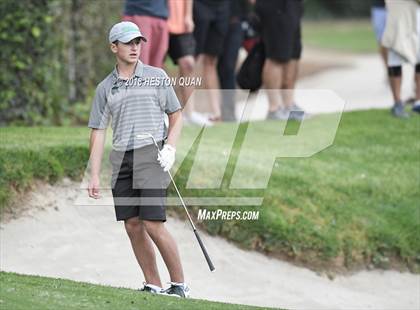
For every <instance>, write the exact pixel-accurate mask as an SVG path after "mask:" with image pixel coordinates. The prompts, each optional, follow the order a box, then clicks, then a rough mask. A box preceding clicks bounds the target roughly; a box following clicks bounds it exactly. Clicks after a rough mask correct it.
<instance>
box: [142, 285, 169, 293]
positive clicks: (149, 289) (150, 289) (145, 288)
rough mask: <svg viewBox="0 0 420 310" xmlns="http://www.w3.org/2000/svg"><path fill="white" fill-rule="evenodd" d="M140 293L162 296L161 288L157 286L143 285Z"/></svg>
mask: <svg viewBox="0 0 420 310" xmlns="http://www.w3.org/2000/svg"><path fill="white" fill-rule="evenodd" d="M140 291H141V292H147V293H151V294H162V292H163V288H161V287H159V286H157V285H153V284H148V283H143V288H141V289H140Z"/></svg>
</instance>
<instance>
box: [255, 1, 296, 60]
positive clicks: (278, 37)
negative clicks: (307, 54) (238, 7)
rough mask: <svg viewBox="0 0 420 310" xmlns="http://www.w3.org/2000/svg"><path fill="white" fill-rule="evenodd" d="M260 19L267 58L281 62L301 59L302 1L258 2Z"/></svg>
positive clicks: (257, 10)
mask: <svg viewBox="0 0 420 310" xmlns="http://www.w3.org/2000/svg"><path fill="white" fill-rule="evenodd" d="M256 12H257V13H258V15H259V17H260V22H261V28H262V35H261V37H262V40H263V42H264V46H265V52H266V56H267V58H271V59H275V60H277V61H279V62H287V61H289V60H291V59H300V56H301V53H302V42H301V28H300V19H301V17H302V14H303V4H302V1H300V0H294V1H288V0H262V1H257V2H256Z"/></svg>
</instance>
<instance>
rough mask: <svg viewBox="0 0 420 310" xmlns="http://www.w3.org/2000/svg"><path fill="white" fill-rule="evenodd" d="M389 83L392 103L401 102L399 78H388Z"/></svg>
mask: <svg viewBox="0 0 420 310" xmlns="http://www.w3.org/2000/svg"><path fill="white" fill-rule="evenodd" d="M389 83H390V85H391V91H392V96H393V98H394V102H401V76H390V77H389Z"/></svg>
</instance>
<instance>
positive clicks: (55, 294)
mask: <svg viewBox="0 0 420 310" xmlns="http://www.w3.org/2000/svg"><path fill="white" fill-rule="evenodd" d="M0 284H1V285H0V308H1V309H4V310H6V309H13V310H20V309H42V310H48V309H51V310H56V309H63V310H65V309H92V310H93V309H98V310H106V309H112V310H114V309H121V310H125V309H127V310H128V309H133V310H134V309H136V310H137V309H186V310H188V309H226V310H230V309H232V310H235V309H262V308H257V307H250V306H242V305H234V304H224V303H219V302H209V301H204V300H199V299H177V298H174V297H168V296H157V295H151V294H148V293H142V292H139V291H136V290H131V289H126V288H114V287H110V286H102V285H93V284H89V283H82V282H75V281H70V280H63V279H53V278H45V277H38V276H25V275H19V274H15V273H6V272H0Z"/></svg>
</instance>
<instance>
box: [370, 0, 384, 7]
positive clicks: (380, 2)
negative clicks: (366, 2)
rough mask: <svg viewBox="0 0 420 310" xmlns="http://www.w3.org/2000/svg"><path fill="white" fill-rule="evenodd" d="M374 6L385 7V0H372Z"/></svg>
mask: <svg viewBox="0 0 420 310" xmlns="http://www.w3.org/2000/svg"><path fill="white" fill-rule="evenodd" d="M372 6H373V7H375V8H384V7H385V0H372Z"/></svg>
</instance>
